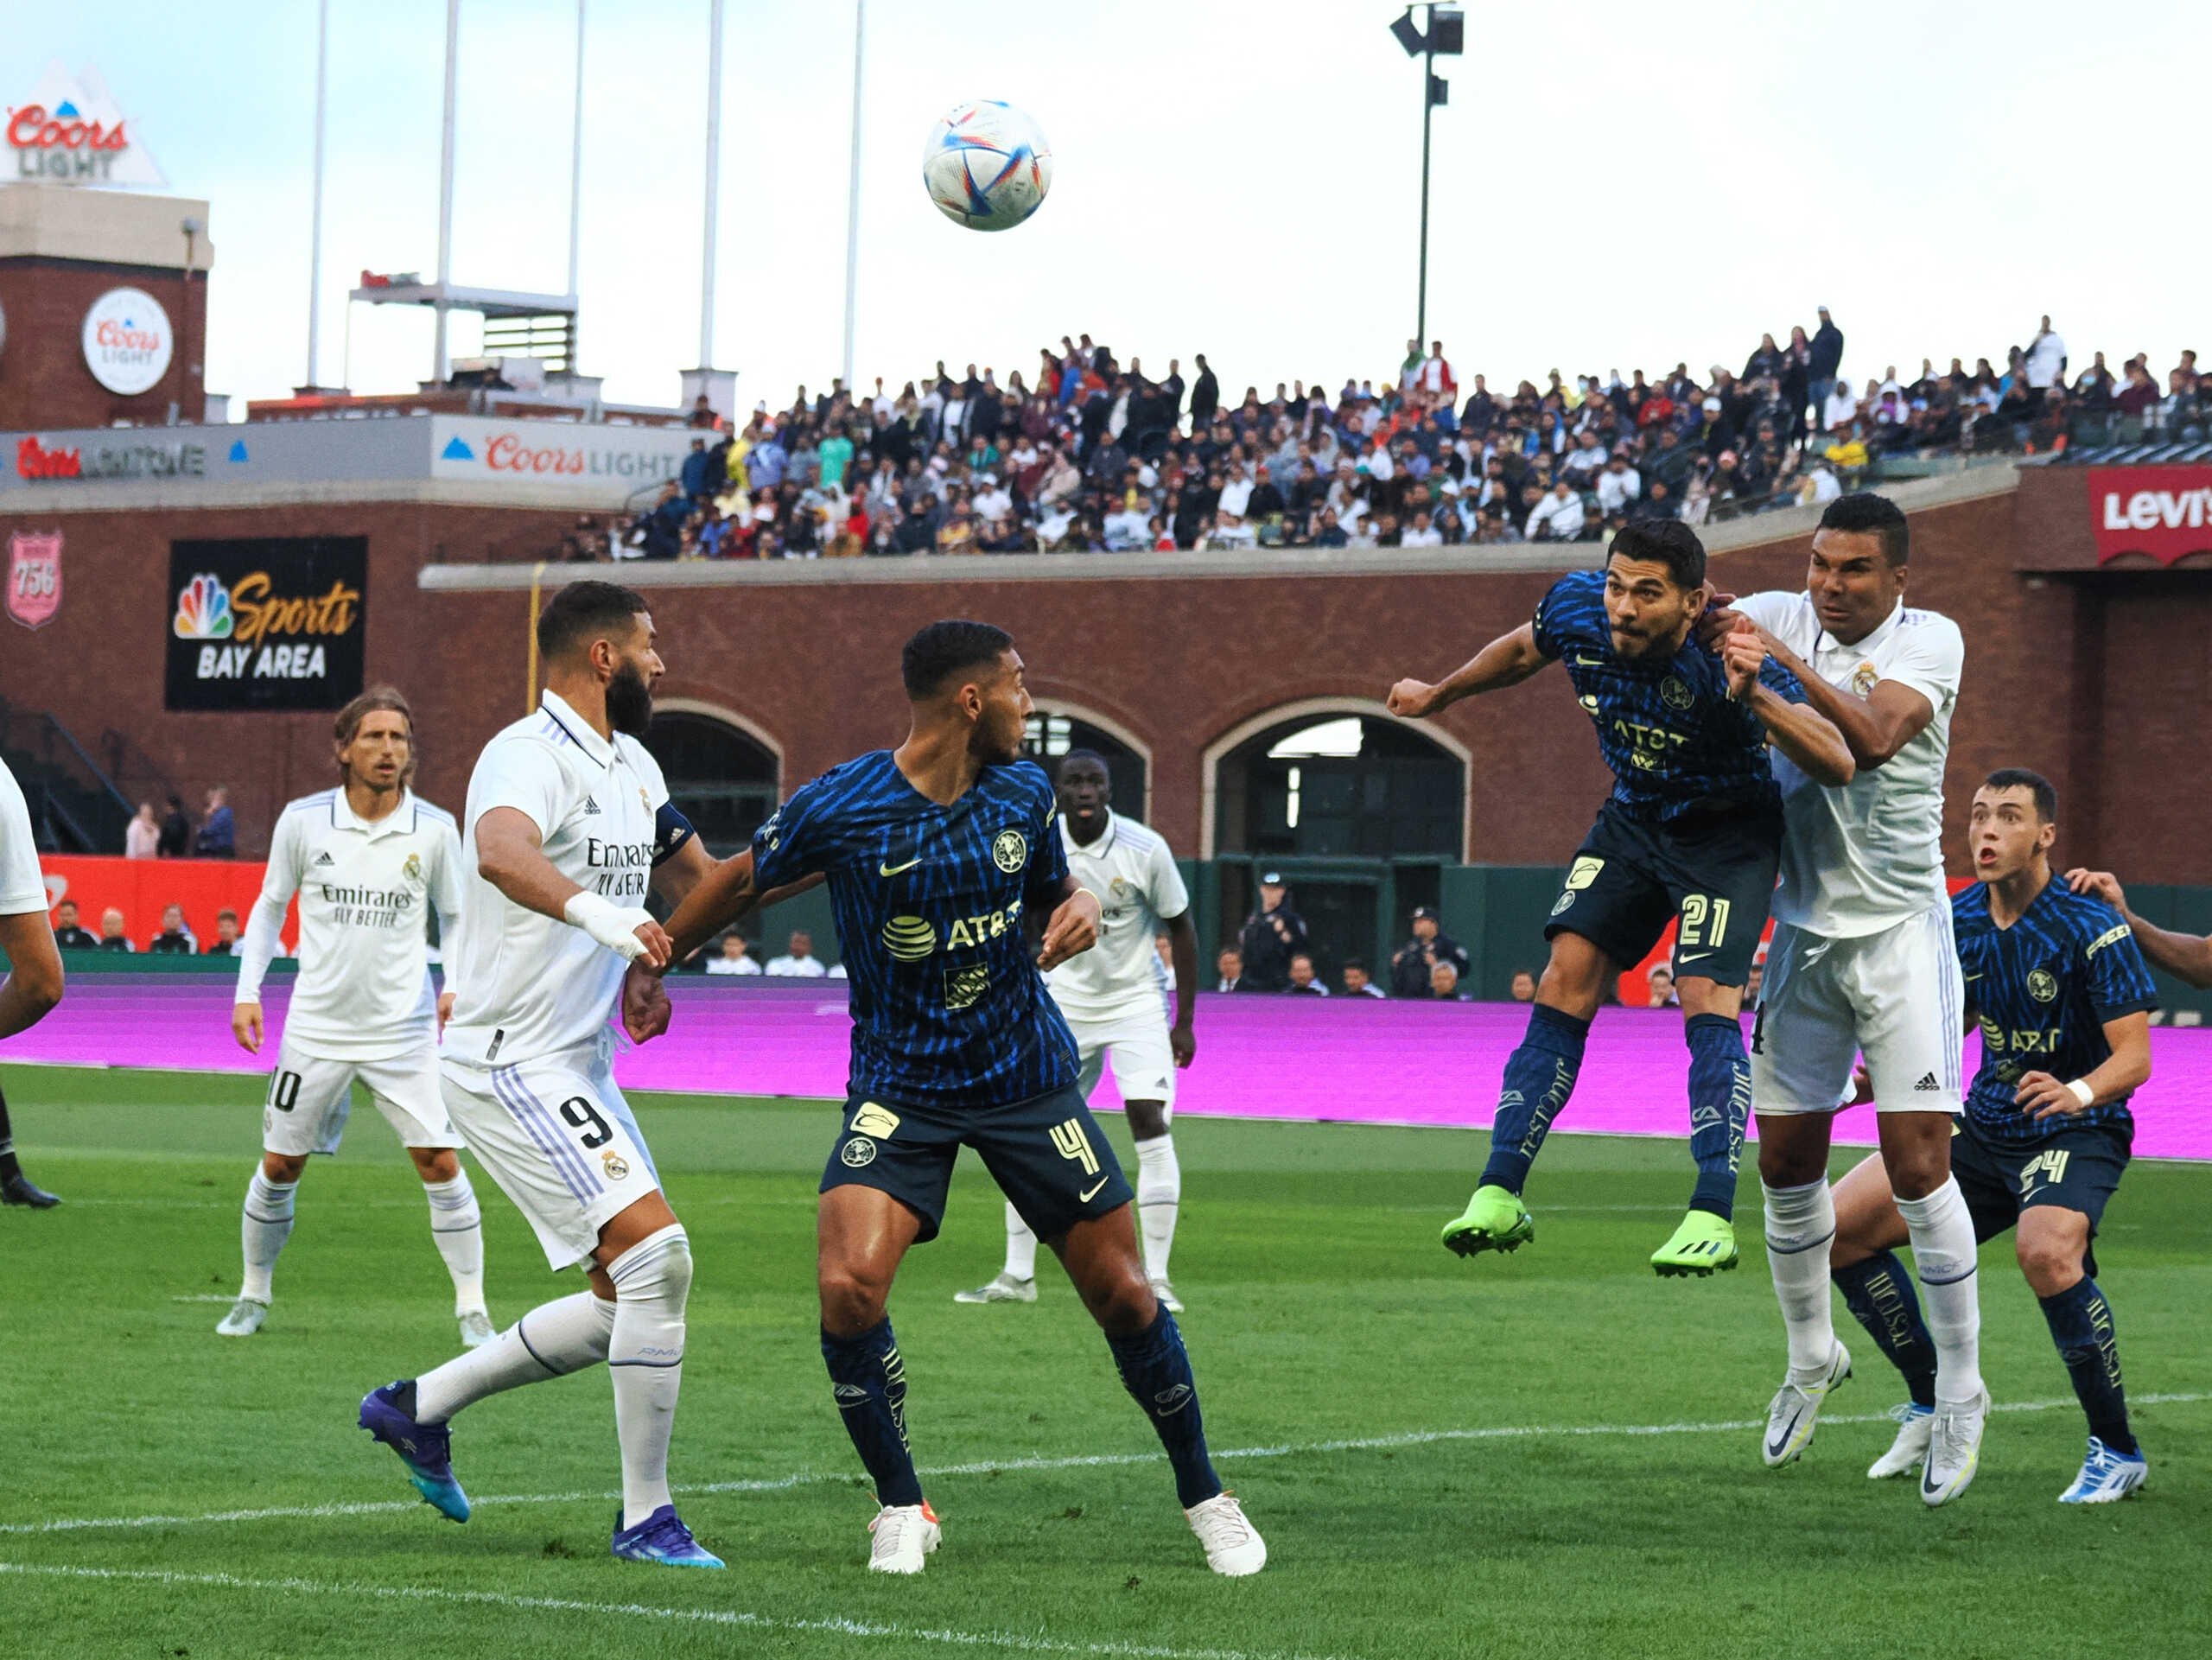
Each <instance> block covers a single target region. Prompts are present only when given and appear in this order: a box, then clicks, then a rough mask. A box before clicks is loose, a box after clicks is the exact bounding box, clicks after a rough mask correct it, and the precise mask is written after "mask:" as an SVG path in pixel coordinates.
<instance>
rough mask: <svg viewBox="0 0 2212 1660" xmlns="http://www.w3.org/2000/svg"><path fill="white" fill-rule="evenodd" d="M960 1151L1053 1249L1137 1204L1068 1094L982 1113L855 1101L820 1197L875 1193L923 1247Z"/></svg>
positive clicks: (1072, 1091) (1091, 1122)
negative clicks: (917, 1225) (893, 1203)
mask: <svg viewBox="0 0 2212 1660" xmlns="http://www.w3.org/2000/svg"><path fill="white" fill-rule="evenodd" d="M963 1147H972V1148H975V1149H976V1152H977V1153H978V1154H982V1160H983V1166H984V1167H985V1168H986V1169H988V1171H989V1172H990V1173H991V1180H994V1181H995V1182H996V1183H998V1185H999V1189H1000V1191H1001V1193H1005V1195H1006V1196H1007V1199H1010V1200H1012V1201H1013V1203H1014V1209H1015V1210H1017V1211H1019V1212H1020V1213H1021V1219H1022V1220H1023V1221H1024V1222H1027V1224H1029V1226H1030V1229H1031V1231H1033V1232H1034V1233H1035V1234H1036V1236H1037V1237H1039V1239H1044V1240H1048V1241H1049V1240H1054V1239H1058V1238H1059V1237H1062V1236H1063V1235H1065V1233H1066V1232H1067V1231H1068V1230H1069V1229H1070V1228H1071V1227H1073V1226H1074V1225H1075V1224H1077V1223H1078V1222H1086V1221H1090V1220H1092V1219H1094V1218H1098V1217H1102V1216H1106V1215H1109V1214H1110V1213H1111V1212H1115V1211H1117V1210H1119V1209H1120V1208H1121V1207H1122V1205H1127V1204H1128V1203H1129V1201H1130V1200H1131V1199H1135V1197H1136V1195H1135V1193H1132V1192H1131V1191H1130V1188H1129V1184H1128V1180H1126V1179H1125V1178H1124V1177H1123V1176H1122V1167H1121V1163H1120V1161H1118V1160H1116V1158H1115V1156H1114V1149H1113V1148H1111V1147H1109V1146H1108V1145H1107V1142H1106V1138H1105V1136H1104V1135H1101V1134H1100V1133H1099V1129H1098V1121H1097V1120H1096V1119H1095V1118H1093V1117H1092V1116H1090V1108H1089V1107H1088V1106H1086V1105H1084V1099H1083V1096H1082V1093H1081V1092H1080V1091H1077V1089H1076V1088H1075V1087H1074V1086H1073V1085H1067V1086H1065V1087H1063V1088H1060V1089H1057V1090H1050V1091H1046V1093H1045V1094H1043V1095H1039V1096H1034V1097H1031V1098H1030V1099H1029V1100H1027V1101H1018V1102H1016V1103H1014V1104H1013V1105H1012V1106H1007V1107H990V1108H985V1109H982V1110H970V1109H965V1108H944V1107H913V1106H896V1107H893V1106H886V1105H884V1104H883V1103H880V1102H876V1101H865V1100H862V1099H861V1098H860V1097H857V1096H855V1097H853V1098H852V1099H850V1100H849V1101H847V1102H846V1103H845V1123H844V1128H843V1129H842V1130H841V1131H840V1132H839V1134H838V1136H837V1145H836V1147H835V1148H832V1149H831V1150H830V1154H829V1165H828V1167H826V1168H825V1169H824V1170H823V1173H822V1191H823V1193H828V1192H829V1190H830V1189H831V1188H832V1187H851V1186H860V1187H874V1188H879V1189H880V1190H881V1191H882V1192H884V1193H888V1194H890V1195H891V1197H892V1198H893V1199H897V1200H898V1201H899V1203H900V1204H901V1205H905V1206H906V1208H907V1209H908V1210H910V1211H912V1212H914V1214H915V1215H916V1216H918V1217H919V1218H921V1219H922V1231H921V1232H920V1234H919V1235H918V1241H919V1242H920V1243H928V1242H929V1241H930V1240H932V1239H934V1238H936V1237H937V1235H938V1225H939V1224H941V1223H942V1222H943V1221H944V1199H945V1194H946V1193H947V1191H948V1190H949V1189H950V1186H951V1185H952V1167H953V1163H954V1161H956V1160H957V1159H958V1158H959V1156H960V1149H961V1148H963Z"/></svg>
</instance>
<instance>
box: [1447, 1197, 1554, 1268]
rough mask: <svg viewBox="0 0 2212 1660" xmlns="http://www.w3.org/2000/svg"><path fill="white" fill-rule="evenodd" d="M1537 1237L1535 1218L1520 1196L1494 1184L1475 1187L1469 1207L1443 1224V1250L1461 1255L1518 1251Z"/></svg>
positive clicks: (1468, 1202) (1468, 1203)
mask: <svg viewBox="0 0 2212 1660" xmlns="http://www.w3.org/2000/svg"><path fill="white" fill-rule="evenodd" d="M1535 1237H1536V1221H1535V1218H1534V1217H1532V1216H1530V1215H1529V1207H1528V1206H1527V1205H1523V1204H1522V1202H1521V1196H1520V1195H1519V1194H1517V1193H1508V1192H1506V1191H1505V1189H1504V1188H1503V1187H1500V1186H1497V1185H1496V1184H1495V1183H1493V1184H1491V1186H1485V1187H1478V1188H1476V1189H1475V1196H1474V1197H1473V1198H1472V1199H1469V1200H1468V1201H1467V1208H1466V1209H1465V1211H1464V1212H1461V1213H1460V1214H1459V1215H1458V1216H1455V1217H1453V1218H1452V1220H1450V1221H1449V1222H1447V1223H1446V1224H1444V1248H1445V1249H1446V1250H1449V1251H1452V1252H1455V1253H1457V1254H1458V1255H1459V1256H1473V1255H1474V1254H1475V1253H1476V1252H1477V1251H1481V1250H1520V1249H1521V1247H1522V1246H1523V1245H1525V1244H1527V1243H1529V1241H1530V1240H1531V1239H1534V1238H1535Z"/></svg>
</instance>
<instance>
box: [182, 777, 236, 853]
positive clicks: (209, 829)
mask: <svg viewBox="0 0 2212 1660" xmlns="http://www.w3.org/2000/svg"><path fill="white" fill-rule="evenodd" d="M193 854H194V857H196V858H201V859H234V858H236V857H237V856H238V825H237V823H236V822H235V821H234V820H233V819H232V817H231V792H230V790H229V788H228V787H227V786H226V785H220V784H218V785H216V786H215V787H214V788H213V789H212V790H210V791H208V792H207V817H204V818H202V819H201V820H200V839H199V840H198V841H197V842H196V843H194V845H193Z"/></svg>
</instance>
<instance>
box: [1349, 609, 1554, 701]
mask: <svg viewBox="0 0 2212 1660" xmlns="http://www.w3.org/2000/svg"><path fill="white" fill-rule="evenodd" d="M1551 660H1552V659H1551V658H1548V657H1546V656H1545V655H1544V654H1543V653H1542V652H1540V651H1538V650H1537V649H1536V625H1535V624H1534V623H1533V622H1524V623H1522V625H1521V626H1519V627H1518V628H1516V629H1515V630H1514V631H1513V632H1512V633H1510V634H1500V635H1499V636H1498V637H1497V639H1494V640H1492V641H1491V643H1490V644H1489V645H1487V646H1484V647H1483V648H1482V650H1481V651H1479V652H1476V653H1475V654H1474V656H1472V657H1471V658H1468V659H1467V661H1466V662H1465V663H1464V664H1462V665H1460V666H1459V667H1458V668H1457V669H1454V670H1453V671H1452V672H1451V673H1450V674H1448V675H1446V676H1445V677H1444V678H1443V679H1441V680H1440V681H1438V682H1436V684H1433V685H1431V684H1429V683H1428V682H1427V681H1426V680H1410V679H1408V680H1401V681H1400V682H1398V684H1396V685H1395V686H1393V687H1391V688H1390V698H1389V708H1390V713H1391V714H1393V715H1397V716H1403V717H1404V718H1405V719H1407V720H1409V721H1418V720H1421V719H1422V718H1423V717H1425V716H1430V715H1434V714H1436V713H1438V712H1439V711H1440V710H1442V709H1449V708H1450V707H1451V706H1452V704H1454V703H1458V702H1459V700H1460V699H1461V698H1462V697H1472V696H1476V695H1477V694H1478V693H1479V692H1485V691H1496V690H1498V689H1499V688H1501V687H1503V686H1517V685H1519V684H1521V683H1522V681H1523V680H1526V679H1527V678H1528V677H1529V676H1530V675H1532V674H1534V673H1535V672H1536V671H1538V670H1539V669H1541V668H1542V667H1543V666H1544V665H1546V664H1547V663H1549V662H1550V661H1551Z"/></svg>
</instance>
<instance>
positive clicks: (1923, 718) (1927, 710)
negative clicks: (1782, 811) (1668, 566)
mask: <svg viewBox="0 0 2212 1660" xmlns="http://www.w3.org/2000/svg"><path fill="white" fill-rule="evenodd" d="M1734 598H1735V595H1732V594H1716V595H1714V596H1713V604H1712V605H1711V606H1710V607H1707V611H1706V613H1705V614H1704V615H1703V616H1701V617H1700V618H1699V619H1698V620H1697V637H1698V639H1699V641H1700V643H1701V644H1702V645H1704V646H1707V648H1709V649H1711V650H1713V651H1716V652H1717V651H1719V650H1721V649H1722V645H1723V642H1725V641H1726V639H1727V638H1728V636H1729V635H1730V634H1731V633H1736V632H1738V631H1740V630H1741V629H1743V628H1745V627H1746V626H1749V627H1750V628H1751V629H1752V630H1754V631H1755V632H1756V633H1758V639H1759V644H1760V645H1761V646H1763V647H1764V648H1765V651H1766V654H1767V656H1768V657H1769V658H1770V659H1771V660H1772V661H1773V662H1775V663H1776V664H1777V665H1780V666H1781V667H1783V668H1784V669H1786V670H1788V671H1789V672H1790V673H1791V674H1793V675H1795V676H1796V677H1797V679H1798V681H1799V683H1800V684H1802V685H1803V687H1804V688H1805V697H1806V701H1807V702H1808V703H1811V704H1812V706H1813V707H1814V708H1815V709H1818V710H1820V712H1821V714H1822V715H1824V716H1827V718H1828V720H1829V721H1830V722H1832V723H1833V724H1834V727H1835V728H1836V730H1837V731H1839V732H1840V733H1842V734H1843V741H1844V742H1845V743H1847V744H1848V745H1849V746H1850V747H1851V759H1852V761H1853V764H1854V765H1856V766H1859V767H1860V768H1863V769H1865V770H1866V771H1869V772H1871V771H1872V770H1873V769H1874V768H1875V767H1877V766H1881V765H1883V764H1884V763H1885V762H1886V761H1889V760H1892V759H1894V758H1895V757H1896V755H1897V752H1898V751H1899V750H1901V749H1903V748H1904V747H1905V745H1907V744H1909V743H1910V742H1911V741H1913V740H1914V739H1915V738H1916V737H1918V736H1919V735H1921V733H1922V732H1923V730H1924V729H1925V728H1927V725H1928V723H1929V722H1930V721H1932V720H1934V719H1935V718H1936V706H1935V705H1934V704H1933V703H1929V701H1928V697H1927V694H1925V693H1924V692H1921V691H1918V690H1915V689H1914V688H1912V687H1910V686H1908V685H1906V684H1904V682H1903V681H1901V680H1878V681H1876V682H1875V683H1874V686H1873V689H1872V690H1871V691H1869V692H1868V693H1867V694H1866V696H1864V697H1861V696H1859V694H1858V693H1856V692H1853V691H1848V690H1845V689H1844V688H1843V687H1841V686H1834V685H1830V684H1828V683H1827V681H1825V680H1823V679H1822V678H1821V677H1820V676H1819V674H1817V673H1816V672H1815V671H1814V669H1813V667H1812V665H1810V664H1808V663H1807V662H1806V661H1805V659H1804V658H1801V657H1799V656H1798V655H1797V653H1796V652H1793V651H1792V650H1790V649H1789V646H1787V645H1786V644H1784V643H1783V641H1782V640H1781V639H1777V637H1776V636H1774V635H1773V634H1771V633H1769V632H1768V631H1767V630H1765V629H1764V628H1762V627H1759V626H1758V624H1757V623H1756V622H1753V621H1752V620H1751V618H1750V617H1748V616H1746V615H1745V614H1743V613H1742V612H1739V611H1734V610H1732V609H1730V608H1729V602H1730V601H1732V600H1733V599H1734Z"/></svg>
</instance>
